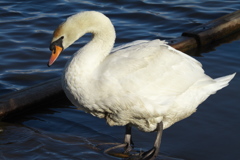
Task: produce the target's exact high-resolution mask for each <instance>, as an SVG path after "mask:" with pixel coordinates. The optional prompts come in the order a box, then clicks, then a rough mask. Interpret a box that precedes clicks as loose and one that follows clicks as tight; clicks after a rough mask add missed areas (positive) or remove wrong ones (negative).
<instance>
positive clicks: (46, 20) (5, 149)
mask: <svg viewBox="0 0 240 160" xmlns="http://www.w3.org/2000/svg"><path fill="white" fill-rule="evenodd" d="M238 9H240V1H239V0H235V1H234V0H232V1H223V0H222V1H214V0H212V1H205V0H202V1H200V0H176V1H162V0H132V1H129V0H128V1H127V0H117V1H109V0H103V1H99V0H86V1H81V0H56V1H46V0H39V1H34V0H26V1H15V0H9V1H7V0H5V1H0V59H1V63H0V95H3V94H6V93H10V92H13V91H16V90H20V89H22V88H25V87H28V86H31V85H34V84H37V83H40V82H43V81H45V80H49V79H51V78H54V77H59V76H60V75H61V71H62V69H63V67H64V65H65V63H66V61H67V59H68V58H69V57H70V56H71V54H72V53H74V52H75V51H76V50H77V49H78V48H79V47H81V46H83V45H84V44H85V43H86V42H87V41H88V40H89V38H90V36H89V35H86V36H85V37H83V38H82V39H81V40H79V41H77V42H76V43H75V44H74V45H73V46H71V47H70V48H68V49H67V50H66V51H65V52H64V53H63V54H62V55H61V56H60V57H59V59H58V61H57V62H56V63H55V64H54V65H53V66H52V67H51V68H48V67H47V65H46V64H47V61H48V59H49V57H50V51H49V49H48V46H49V42H50V40H51V37H52V32H53V30H54V29H55V28H56V27H57V26H58V25H59V24H60V23H61V22H62V21H63V20H64V19H65V18H66V17H68V16H70V15H72V14H74V13H77V12H79V11H85V10H96V11H100V12H103V13H104V14H106V15H107V16H108V17H110V19H111V20H112V22H113V24H114V26H115V28H116V32H117V39H116V45H120V44H124V43H127V42H131V41H133V40H137V39H156V38H160V39H171V38H176V37H179V36H180V35H181V33H182V32H184V31H187V30H189V29H191V28H193V27H195V26H198V25H200V24H202V23H206V22H208V21H210V20H213V19H216V18H218V17H221V16H223V15H225V14H228V13H231V12H234V11H236V10H238ZM238 37H239V36H238ZM235 39H236V40H235V41H227V42H226V43H223V44H221V45H220V46H210V48H208V49H207V50H204V51H200V52H201V57H196V58H197V59H198V60H199V61H200V62H201V63H202V64H203V66H204V69H205V70H206V73H207V74H209V75H210V76H211V77H213V78H216V77H219V76H223V75H227V74H231V73H233V72H237V73H238V74H237V75H236V77H235V78H234V79H233V80H232V82H231V83H230V85H229V86H228V87H227V88H224V89H223V90H221V91H219V92H218V93H217V94H216V95H213V96H211V97H210V98H209V99H207V100H206V101H205V102H204V103H203V104H201V105H200V106H199V109H198V111H197V112H196V113H195V114H193V115H192V116H191V117H189V118H187V119H185V120H183V121H181V122H179V123H177V124H175V125H173V126H172V127H170V128H169V129H167V130H165V131H164V135H163V140H162V146H161V151H160V152H161V153H160V155H163V156H169V157H172V158H176V159H184V160H230V159H234V160H237V159H240V152H239V149H240V138H239V135H240V127H239V124H240V105H239V103H240V40H239V38H237V35H236V38H235ZM46 92H47V91H46ZM43 107H47V108H45V109H41V107H40V109H39V110H38V111H35V112H34V113H29V114H26V115H24V116H21V117H20V116H19V117H16V120H14V121H7V122H0V159H3V160H10V159H14V160H15V159H18V160H26V159H31V160H32V159H41V160H42V159H66V160H70V159H88V160H91V159H92V160H93V159H94V160H95V159H119V158H115V157H112V156H109V155H106V154H104V153H103V151H102V150H99V149H98V148H96V145H97V144H99V143H104V142H122V138H123V134H124V128H123V127H109V126H108V125H106V123H105V121H104V120H103V119H98V118H96V117H93V116H91V115H89V114H85V113H83V112H82V111H78V110H76V109H75V107H74V106H71V105H70V104H69V103H67V102H66V103H62V102H56V103H51V104H48V106H46V105H45V106H43ZM133 136H134V137H133V138H134V139H133V140H134V141H135V145H136V146H137V147H138V149H140V150H147V149H149V148H150V147H151V145H152V143H153V141H154V138H155V137H154V136H155V135H154V133H143V132H140V131H138V130H136V129H134V131H133ZM158 158H159V159H160V157H158Z"/></svg>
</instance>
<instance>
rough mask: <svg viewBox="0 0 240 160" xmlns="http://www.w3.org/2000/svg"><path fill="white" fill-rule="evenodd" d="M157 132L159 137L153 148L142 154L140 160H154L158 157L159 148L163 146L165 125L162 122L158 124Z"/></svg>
mask: <svg viewBox="0 0 240 160" xmlns="http://www.w3.org/2000/svg"><path fill="white" fill-rule="evenodd" d="M156 130H157V137H156V140H155V143H154V146H153V148H152V149H150V150H149V151H147V152H144V153H142V154H141V158H140V160H154V159H155V158H156V157H157V155H158V152H159V148H160V144H161V138H162V131H163V123H162V122H160V123H158V124H157V129H156Z"/></svg>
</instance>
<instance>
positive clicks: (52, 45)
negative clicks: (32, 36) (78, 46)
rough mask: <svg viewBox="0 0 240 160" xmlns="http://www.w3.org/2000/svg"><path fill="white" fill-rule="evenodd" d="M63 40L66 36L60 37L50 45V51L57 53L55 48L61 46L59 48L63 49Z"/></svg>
mask: <svg viewBox="0 0 240 160" xmlns="http://www.w3.org/2000/svg"><path fill="white" fill-rule="evenodd" d="M63 38H64V36H62V37H60V38H59V39H58V40H56V41H54V42H52V43H51V44H50V47H49V49H50V50H51V51H54V53H55V46H59V47H62V48H63V45H62V42H63Z"/></svg>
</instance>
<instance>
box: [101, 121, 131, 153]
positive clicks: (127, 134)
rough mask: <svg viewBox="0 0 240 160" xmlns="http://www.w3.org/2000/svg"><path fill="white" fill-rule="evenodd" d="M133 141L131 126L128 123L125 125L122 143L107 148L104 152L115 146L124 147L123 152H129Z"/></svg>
mask: <svg viewBox="0 0 240 160" xmlns="http://www.w3.org/2000/svg"><path fill="white" fill-rule="evenodd" d="M133 145H134V144H133V141H132V127H131V126H130V124H127V125H126V132H125V137H124V143H123V144H120V145H117V146H114V147H111V148H108V149H107V150H105V151H104V152H105V153H106V152H109V151H110V150H113V149H116V148H123V147H124V149H125V151H124V153H129V152H130V151H131V150H132V149H133Z"/></svg>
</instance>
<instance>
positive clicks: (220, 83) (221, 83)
mask: <svg viewBox="0 0 240 160" xmlns="http://www.w3.org/2000/svg"><path fill="white" fill-rule="evenodd" d="M235 74H236V73H233V74H231V75H227V76H224V77H219V78H216V79H214V81H215V82H216V85H217V90H220V89H222V88H224V87H226V86H228V83H229V82H230V81H231V80H232V79H233V77H234V76H235Z"/></svg>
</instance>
